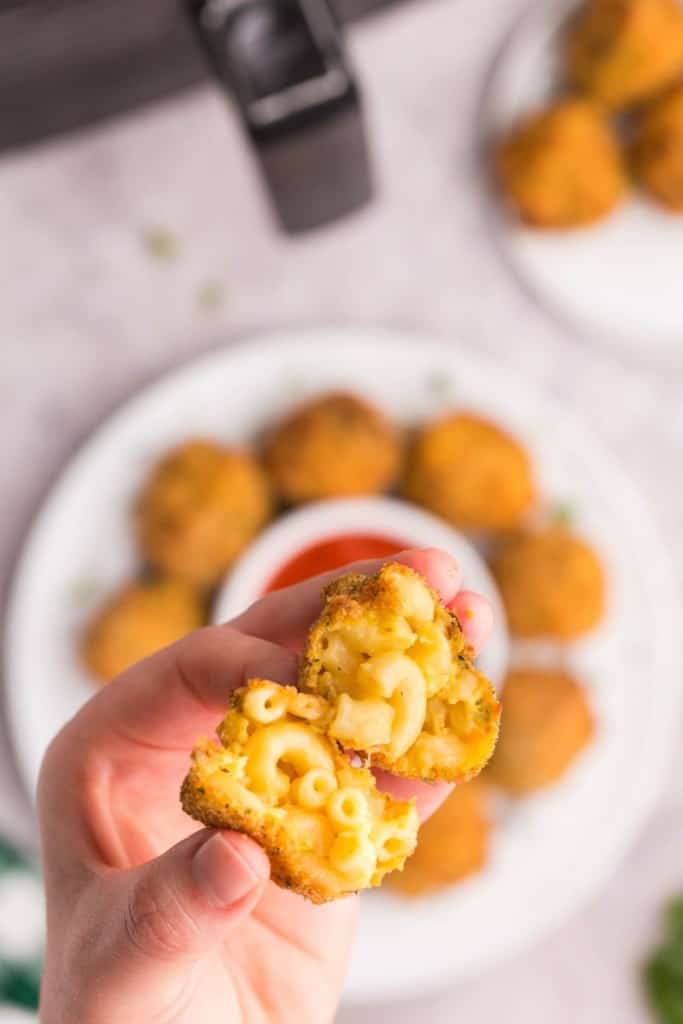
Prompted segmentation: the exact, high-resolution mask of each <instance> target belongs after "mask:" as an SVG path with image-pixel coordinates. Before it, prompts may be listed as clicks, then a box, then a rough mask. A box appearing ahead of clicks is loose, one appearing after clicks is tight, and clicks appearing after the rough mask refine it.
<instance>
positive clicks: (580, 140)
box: [495, 99, 627, 229]
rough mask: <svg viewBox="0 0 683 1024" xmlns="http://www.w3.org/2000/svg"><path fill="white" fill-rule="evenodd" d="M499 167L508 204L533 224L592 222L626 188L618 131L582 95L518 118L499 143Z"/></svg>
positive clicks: (615, 203)
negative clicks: (614, 130) (518, 121)
mask: <svg viewBox="0 0 683 1024" xmlns="http://www.w3.org/2000/svg"><path fill="white" fill-rule="evenodd" d="M495 169H496V174H497V178H498V182H499V185H500V188H501V191H502V193H503V195H504V197H505V199H506V200H507V202H508V204H509V206H510V207H511V209H512V210H514V212H515V213H516V214H517V216H518V217H519V219H520V220H522V221H523V222H524V223H525V224H528V225H530V226H531V227H537V228H549V229H553V228H554V229H563V228H575V227H582V226H585V225H588V224H593V223H595V222H596V221H600V220H602V219H603V218H604V217H606V216H607V215H608V214H610V213H611V212H612V210H614V208H615V207H616V206H618V204H619V203H620V202H621V200H622V199H623V198H624V196H625V194H626V184H627V179H626V174H625V170H624V165H623V160H622V156H621V151H620V149H619V146H618V144H617V140H616V137H615V136H614V133H613V132H612V129H611V127H610V125H609V124H608V122H607V120H606V119H605V118H604V117H603V115H602V114H601V113H600V111H599V110H598V108H597V107H596V106H595V105H594V104H592V103H590V102H588V101H584V100H580V99H569V100H562V101H560V102H558V103H555V104H553V105H552V106H550V107H548V108H547V109H545V110H541V111H540V112H537V113H534V114H532V115H531V116H529V117H526V118H524V119H523V120H522V121H520V123H519V124H517V125H516V126H515V127H514V128H513V129H512V131H511V132H510V133H509V134H508V135H507V136H506V137H505V138H503V139H502V141H501V142H500V143H499V144H498V146H497V148H496V152H495Z"/></svg>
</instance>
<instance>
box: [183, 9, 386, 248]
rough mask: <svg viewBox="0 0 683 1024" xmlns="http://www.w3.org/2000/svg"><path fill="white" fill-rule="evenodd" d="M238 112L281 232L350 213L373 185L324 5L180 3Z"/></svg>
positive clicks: (339, 43) (334, 28) (354, 96)
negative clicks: (184, 6)
mask: <svg viewBox="0 0 683 1024" xmlns="http://www.w3.org/2000/svg"><path fill="white" fill-rule="evenodd" d="M186 2H187V7H188V10H189V13H190V17H191V19H192V22H193V25H194V27H195V30H196V32H197V34H198V36H199V39H200V42H201V45H202V48H203V50H204V52H205V54H206V56H207V58H208V61H209V64H210V66H211V68H212V69H213V72H214V74H215V76H216V78H217V79H218V81H219V83H220V85H221V86H222V88H223V89H224V90H225V91H226V92H228V93H229V94H230V95H231V97H232V98H233V99H234V100H235V102H236V103H237V106H238V108H239V110H240V114H241V117H242V121H243V124H244V127H245V130H246V132H247V134H248V136H249V138H250V139H251V141H252V143H253V145H254V148H255V150H256V153H257V154H258V157H259V160H260V164H261V167H262V170H263V175H264V178H265V181H266V184H267V186H268V190H269V193H270V196H271V199H272V201H273V204H274V207H275V210H276V212H277V215H278V218H279V221H280V223H281V225H282V227H283V228H284V229H285V230H286V231H289V232H299V231H305V230H307V229H309V228H312V227H316V226H318V225H321V224H324V223H326V222H328V221H331V220H334V219H336V218H338V217H341V216H343V215H345V214H347V213H350V212H352V211H353V210H356V209H357V208H358V207H360V206H362V205H363V204H364V203H366V202H367V201H368V199H369V198H370V196H371V194H372V184H371V176H370V167H369V159H368V151H367V144H366V140H365V134H364V129H363V119H362V112H361V104H360V97H359V92H358V88H357V85H356V83H355V81H354V78H353V75H352V73H351V70H350V68H349V64H348V61H347V59H346V54H345V50H344V45H343V39H342V35H341V29H340V27H339V25H338V23H337V20H336V18H335V16H334V13H333V11H332V8H331V7H330V5H329V4H328V2H327V0H186Z"/></svg>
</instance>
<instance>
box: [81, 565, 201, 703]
mask: <svg viewBox="0 0 683 1024" xmlns="http://www.w3.org/2000/svg"><path fill="white" fill-rule="evenodd" d="M205 622H206V607H205V603H204V602H203V600H202V599H201V598H200V596H199V594H198V593H197V591H196V590H195V589H194V588H192V587H190V586H189V585H188V584H187V583H183V581H182V580H172V579H156V580H143V581H141V582H136V583H130V584H128V586H126V587H124V588H123V589H122V590H120V591H119V592H118V593H117V594H116V595H115V596H114V597H113V598H112V599H111V600H110V601H109V602H108V603H107V604H106V605H105V606H104V608H102V609H100V611H98V612H97V614H96V615H95V617H94V619H93V620H92V622H91V623H90V624H89V626H88V627H87V629H86V632H85V636H84V639H83V650H82V654H83V660H84V662H85V664H86V665H87V667H88V669H89V670H90V672H92V674H93V675H94V676H96V677H97V678H98V679H100V680H101V681H102V682H104V683H107V682H109V680H110V679H113V678H114V677H115V676H117V675H119V674H120V673H121V672H123V671H124V670H125V669H127V668H129V667H130V666H131V665H134V664H135V662H136V661H140V660H141V659H142V658H146V657H147V656H148V655H150V654H154V652H155V651H158V650H161V648H162V647H167V646H168V644H171V643H174V642H175V641H176V640H179V639H180V638H181V637H183V636H185V635H186V634H187V633H191V632H192V630H193V629H198V628H199V627H200V626H203V625H204V623H205Z"/></svg>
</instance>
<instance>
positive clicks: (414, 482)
mask: <svg viewBox="0 0 683 1024" xmlns="http://www.w3.org/2000/svg"><path fill="white" fill-rule="evenodd" d="M403 492H404V494H405V495H406V497H407V498H410V499H411V500H412V501H415V502H417V503H418V504H419V505H424V507H425V508H427V509H429V510H430V511H431V512H434V513H435V514H436V515H438V516H442V517H443V518H444V519H446V520H447V521H448V522H449V523H453V525H454V526H459V527H464V528H465V529H475V530H476V529H482V530H507V529H510V528H513V527H516V526H519V524H520V522H521V521H522V519H523V518H524V515H525V513H526V512H527V510H528V509H529V507H530V505H531V504H532V502H533V500H534V493H535V488H534V480H533V471H532V467H531V461H530V459H529V456H528V454H527V452H526V451H525V449H524V448H523V447H522V445H520V444H519V442H518V441H516V440H515V439H514V438H513V437H511V436H510V435H509V434H506V433H505V431H503V430H501V429H500V427H498V426H497V425H496V424H495V423H492V422H491V421H490V420H487V419H484V418H482V417H480V416H474V415H472V414H471V413H467V412H457V413H451V414H450V415H448V416H446V417H444V418H443V419H440V420H437V422H436V423H432V424H430V425H429V426H427V427H426V428H425V429H424V430H422V431H421V432H420V433H419V434H418V436H417V437H416V438H415V440H414V442H413V444H412V445H411V448H410V450H409V453H408V458H407V465H406V471H405V479H404V482H403Z"/></svg>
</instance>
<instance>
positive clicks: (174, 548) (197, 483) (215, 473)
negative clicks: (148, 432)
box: [136, 440, 272, 587]
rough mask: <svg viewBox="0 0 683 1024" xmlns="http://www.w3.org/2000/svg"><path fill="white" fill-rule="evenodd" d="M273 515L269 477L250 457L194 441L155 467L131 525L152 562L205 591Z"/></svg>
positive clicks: (205, 442) (242, 453) (160, 568)
mask: <svg viewBox="0 0 683 1024" xmlns="http://www.w3.org/2000/svg"><path fill="white" fill-rule="evenodd" d="M271 514H272V501H271V493H270V487H269V484H268V480H267V477H266V475H265V473H264V471H263V470H262V469H261V467H260V466H259V464H258V463H257V462H256V461H255V460H254V459H253V458H252V457H251V456H250V455H248V454H246V453H245V452H241V451H237V450H234V449H231V448H225V447H223V446H221V445H219V444H216V443H214V442H213V441H202V440H196V441H188V442H186V443H185V444H183V445H181V446H180V447H179V448H176V449H175V450H174V451H171V452H169V454H168V455H166V456H165V457H164V458H163V459H162V460H161V462H160V463H159V465H158V466H157V467H156V468H155V469H154V471H153V472H152V474H151V476H150V477H149V479H148V480H147V482H146V484H145V486H144V487H143V490H142V493H141V495H140V498H139V501H138V504H137V507H136V526H137V533H138V537H139V541H140V546H141V548H142V551H143V553H144V555H145V557H146V558H147V560H148V561H149V563H150V565H152V566H154V567H155V568H157V569H159V570H160V571H161V572H164V573H166V574H168V575H169V576H176V577H178V578H180V579H184V580H187V582H188V583H192V584H194V585H196V586H202V587H211V586H213V585H215V584H216V583H218V581H219V580H220V578H221V577H222V576H223V574H224V573H225V571H226V569H228V568H229V566H230V565H231V564H232V562H234V560H235V559H236V558H237V556H238V555H239V554H241V552H242V551H243V550H244V548H245V547H246V546H247V544H248V543H249V542H250V541H251V540H252V538H253V537H254V536H255V535H256V534H257V533H258V532H259V530H260V529H261V528H262V527H263V526H265V524H266V523H267V522H268V520H269V519H270V517H271Z"/></svg>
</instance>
